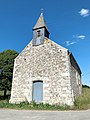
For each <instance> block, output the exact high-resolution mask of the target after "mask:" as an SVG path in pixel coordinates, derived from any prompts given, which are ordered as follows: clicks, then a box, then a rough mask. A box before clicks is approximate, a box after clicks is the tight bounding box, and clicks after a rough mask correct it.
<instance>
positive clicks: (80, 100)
mask: <svg viewBox="0 0 90 120" xmlns="http://www.w3.org/2000/svg"><path fill="white" fill-rule="evenodd" d="M0 108H9V109H20V110H22V109H24V110H84V109H90V88H88V87H83V93H82V95H81V96H79V97H77V98H76V100H75V105H74V106H73V107H70V106H67V105H64V106H58V105H49V104H36V103H35V102H32V103H28V102H22V103H20V104H10V103H9V102H8V100H1V101H0Z"/></svg>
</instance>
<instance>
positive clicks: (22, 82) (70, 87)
mask: <svg viewBox="0 0 90 120" xmlns="http://www.w3.org/2000/svg"><path fill="white" fill-rule="evenodd" d="M81 93H82V82H81V70H80V68H79V65H78V64H77V62H76V60H75V58H74V57H73V55H72V53H71V52H69V50H68V49H66V48H64V47H62V46H61V45H58V44H57V43H55V42H54V41H52V40H50V39H49V31H48V27H47V25H46V22H45V19H44V15H43V13H42V12H41V15H40V17H39V18H38V20H37V23H36V25H35V26H34V28H33V39H32V40H31V41H30V43H29V44H28V45H27V46H26V47H25V48H24V50H23V51H22V52H21V53H20V54H19V55H18V56H17V57H16V59H15V62H14V70H13V81H12V90H11V98H10V100H9V102H10V103H15V104H18V103H20V102H24V101H28V102H29V103H31V102H32V101H35V102H36V103H48V104H51V105H54V104H57V105H65V104H67V105H70V106H71V105H73V104H74V101H75V98H76V97H77V96H79V95H80V94H81Z"/></svg>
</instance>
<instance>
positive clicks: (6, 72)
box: [0, 50, 18, 97]
mask: <svg viewBox="0 0 90 120" xmlns="http://www.w3.org/2000/svg"><path fill="white" fill-rule="evenodd" d="M17 55H18V53H17V52H16V51H14V50H6V51H3V52H1V53H0V90H3V91H4V97H6V92H7V90H11V83H12V74H13V65H14V59H15V57H16V56H17Z"/></svg>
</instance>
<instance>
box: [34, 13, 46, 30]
mask: <svg viewBox="0 0 90 120" xmlns="http://www.w3.org/2000/svg"><path fill="white" fill-rule="evenodd" d="M42 27H45V28H46V29H47V30H48V28H47V25H46V22H45V19H44V16H43V12H41V14H40V17H39V18H38V20H37V22H36V24H35V26H34V28H33V30H35V29H38V28H42Z"/></svg>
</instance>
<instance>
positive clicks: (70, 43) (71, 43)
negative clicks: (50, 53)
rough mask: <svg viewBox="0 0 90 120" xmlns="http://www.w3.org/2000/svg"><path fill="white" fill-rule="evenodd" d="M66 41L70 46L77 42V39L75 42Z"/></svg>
mask: <svg viewBox="0 0 90 120" xmlns="http://www.w3.org/2000/svg"><path fill="white" fill-rule="evenodd" d="M64 43H65V44H66V46H70V45H73V44H75V43H76V41H73V42H71V41H65V42H64Z"/></svg>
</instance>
